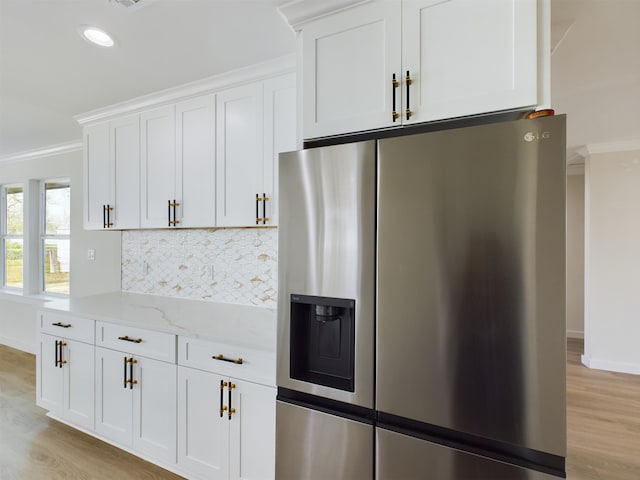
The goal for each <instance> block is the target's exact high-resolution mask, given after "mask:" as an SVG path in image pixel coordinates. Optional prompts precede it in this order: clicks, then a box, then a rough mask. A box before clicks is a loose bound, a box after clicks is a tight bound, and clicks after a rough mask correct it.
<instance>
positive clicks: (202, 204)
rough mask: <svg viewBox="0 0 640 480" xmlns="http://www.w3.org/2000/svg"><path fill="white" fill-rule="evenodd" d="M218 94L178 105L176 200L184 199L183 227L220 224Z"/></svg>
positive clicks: (181, 220)
mask: <svg viewBox="0 0 640 480" xmlns="http://www.w3.org/2000/svg"><path fill="white" fill-rule="evenodd" d="M215 108H216V103H215V95H205V96H202V97H198V98H194V99H192V100H187V101H185V102H180V103H178V104H177V105H176V162H177V169H176V197H179V198H181V199H182V202H181V205H180V208H179V211H180V212H181V213H182V215H181V218H179V221H180V224H179V225H180V226H181V227H213V226H215V222H216V197H215V185H216V163H215V162H216V142H215V135H216V133H215V129H216V110H215Z"/></svg>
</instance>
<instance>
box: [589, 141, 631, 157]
mask: <svg viewBox="0 0 640 480" xmlns="http://www.w3.org/2000/svg"><path fill="white" fill-rule="evenodd" d="M634 150H640V140H622V141H619V142H606V143H592V144H589V145H584V146H583V147H580V148H578V149H577V150H576V152H577V153H578V155H580V156H581V157H584V158H587V157H588V156H590V155H596V154H598V153H614V152H631V151H634Z"/></svg>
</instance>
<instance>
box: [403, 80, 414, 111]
mask: <svg viewBox="0 0 640 480" xmlns="http://www.w3.org/2000/svg"><path fill="white" fill-rule="evenodd" d="M404 80H405V83H406V85H407V108H406V109H405V111H404V113H405V115H406V117H407V120H409V119H410V118H411V115H413V112H412V111H411V108H410V105H411V104H410V102H409V90H410V89H409V87H410V86H411V84H412V83H413V80H411V75H410V73H409V70H407V76H406V77H405V79H404Z"/></svg>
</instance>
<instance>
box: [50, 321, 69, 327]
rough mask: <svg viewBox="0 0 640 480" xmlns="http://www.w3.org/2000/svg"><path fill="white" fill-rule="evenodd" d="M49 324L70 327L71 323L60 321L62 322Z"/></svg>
mask: <svg viewBox="0 0 640 480" xmlns="http://www.w3.org/2000/svg"><path fill="white" fill-rule="evenodd" d="M51 325H53V326H54V327H62V328H69V327H71V324H70V323H62V322H56V323H52V324H51Z"/></svg>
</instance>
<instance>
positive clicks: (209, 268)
mask: <svg viewBox="0 0 640 480" xmlns="http://www.w3.org/2000/svg"><path fill="white" fill-rule="evenodd" d="M207 278H208V279H209V280H213V265H209V266H207Z"/></svg>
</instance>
